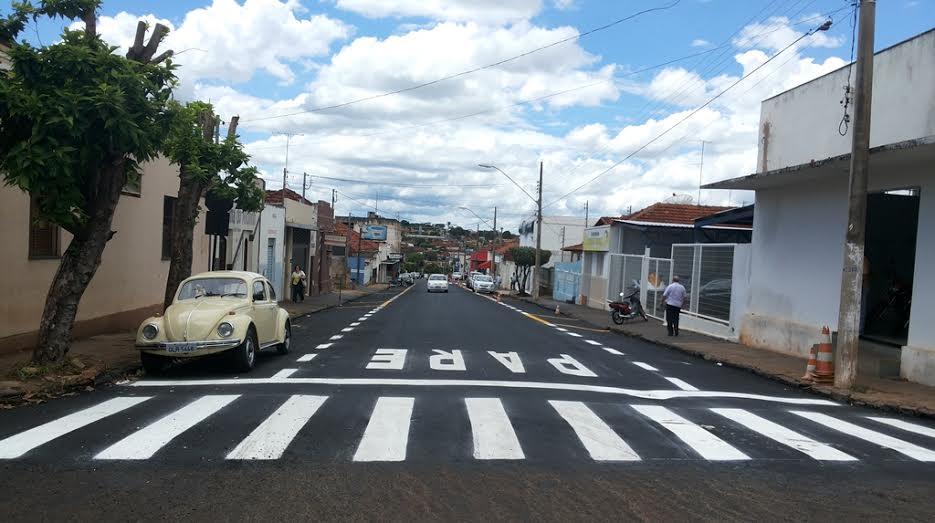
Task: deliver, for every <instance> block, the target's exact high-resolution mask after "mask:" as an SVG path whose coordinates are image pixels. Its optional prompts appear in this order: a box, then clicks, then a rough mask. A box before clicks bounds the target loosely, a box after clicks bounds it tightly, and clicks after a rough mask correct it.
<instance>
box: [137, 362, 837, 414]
mask: <svg viewBox="0 0 935 523" xmlns="http://www.w3.org/2000/svg"><path fill="white" fill-rule="evenodd" d="M401 350H402V349H401ZM284 384H290V385H340V386H351V385H359V386H375V387H387V386H399V387H484V388H503V389H532V390H561V391H575V392H596V393H601V394H614V395H619V396H632V397H635V398H643V399H649V400H668V399H673V398H731V399H747V400H758V401H769V402H774V403H788V404H791V405H822V406H829V407H839V406H840V404H839V403H835V402H833V401H830V400H823V399H812V398H796V397H783V396H766V395H763V394H749V393H746V392H725V391H706V390H699V391H690V390H672V389H668V390H639V389H624V388H620V387H608V386H606V385H589V384H583V383H554V382H545V381H513V380H509V381H505V380H466V379H403V378H286V379H280V378H221V379H203V380H141V381H135V382H133V383H127V384H125V385H123V386H125V387H133V388H137V387H200V386H212V387H213V386H219V385H239V386H246V385H284Z"/></svg>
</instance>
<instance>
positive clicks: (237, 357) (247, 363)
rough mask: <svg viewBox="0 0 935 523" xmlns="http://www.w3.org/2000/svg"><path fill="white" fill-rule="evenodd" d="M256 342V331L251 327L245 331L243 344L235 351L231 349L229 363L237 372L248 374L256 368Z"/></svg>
mask: <svg viewBox="0 0 935 523" xmlns="http://www.w3.org/2000/svg"><path fill="white" fill-rule="evenodd" d="M257 349H258V345H257V341H256V330H254V328H253V326H251V327H250V330H248V331H247V336H246V337H245V338H244V340H243V343H241V344H240V345H238V346H237V348H235V349H231V351H230V354H231V356H230V357H231V363H232V364H233V366H234V370H236V371H237V372H250V371H251V370H253V367H254V366H256V353H257V352H258V350H257Z"/></svg>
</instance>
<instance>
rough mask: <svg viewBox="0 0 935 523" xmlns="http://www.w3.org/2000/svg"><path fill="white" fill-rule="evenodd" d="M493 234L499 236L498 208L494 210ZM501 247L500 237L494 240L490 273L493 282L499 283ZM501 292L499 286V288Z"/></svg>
mask: <svg viewBox="0 0 935 523" xmlns="http://www.w3.org/2000/svg"><path fill="white" fill-rule="evenodd" d="M493 233H494V234H497V207H496V206H495V207H494V208H493ZM499 246H500V237H499V235H498V236H497V237H496V238H495V239H494V242H493V247H491V248H490V272H491V274H492V275H493V281H494V284H495V285H496V283H497V247H499ZM497 289H498V290H499V286H498V287H497Z"/></svg>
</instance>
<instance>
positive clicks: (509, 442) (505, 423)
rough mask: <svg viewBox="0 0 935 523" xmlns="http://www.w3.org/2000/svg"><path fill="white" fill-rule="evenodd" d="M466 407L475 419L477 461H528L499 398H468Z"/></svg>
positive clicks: (473, 420)
mask: <svg viewBox="0 0 935 523" xmlns="http://www.w3.org/2000/svg"><path fill="white" fill-rule="evenodd" d="M464 405H465V406H466V407H467V412H468V418H470V420H471V433H472V436H473V441H474V457H475V458H476V459H525V457H526V455H525V454H523V448H522V447H520V445H519V440H518V439H516V432H514V431H513V425H512V424H510V418H508V417H507V415H506V411H505V410H504V409H503V403H501V402H500V400H499V399H498V398H464Z"/></svg>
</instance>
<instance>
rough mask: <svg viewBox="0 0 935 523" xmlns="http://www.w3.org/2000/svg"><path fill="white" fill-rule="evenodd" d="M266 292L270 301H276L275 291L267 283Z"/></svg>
mask: <svg viewBox="0 0 935 523" xmlns="http://www.w3.org/2000/svg"><path fill="white" fill-rule="evenodd" d="M266 290H267V292H269V299H270V301H276V291H275V290H274V289H273V286H272V285H270V284H269V283H268V282H267V284H266Z"/></svg>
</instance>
